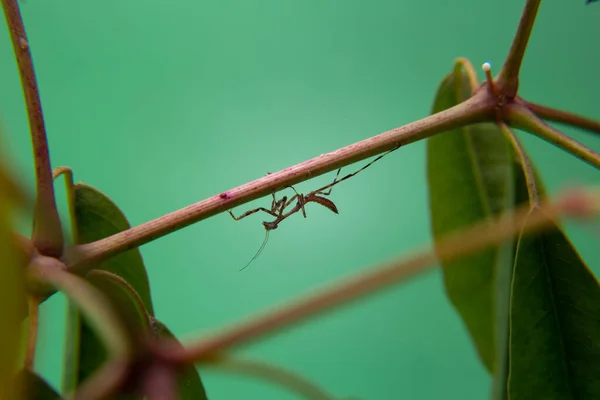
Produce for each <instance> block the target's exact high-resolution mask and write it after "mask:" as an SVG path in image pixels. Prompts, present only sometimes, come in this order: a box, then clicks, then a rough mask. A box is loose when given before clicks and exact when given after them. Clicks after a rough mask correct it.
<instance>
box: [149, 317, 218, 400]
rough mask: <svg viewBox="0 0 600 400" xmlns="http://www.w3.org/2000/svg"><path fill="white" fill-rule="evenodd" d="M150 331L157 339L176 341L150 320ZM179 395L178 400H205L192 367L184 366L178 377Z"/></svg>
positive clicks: (169, 332)
mask: <svg viewBox="0 0 600 400" xmlns="http://www.w3.org/2000/svg"><path fill="white" fill-rule="evenodd" d="M151 327H152V331H153V333H154V334H155V335H156V336H157V337H163V338H169V339H173V340H177V338H176V337H175V335H173V333H172V332H171V331H170V330H169V329H168V328H167V327H166V326H165V325H164V324H163V323H161V322H160V321H158V320H157V319H154V318H153V319H152V323H151ZM178 384H179V393H178V397H177V398H178V399H180V400H196V399H197V400H206V399H207V397H206V391H205V390H204V385H203V384H202V380H201V379H200V375H199V374H198V371H197V370H196V367H195V366H193V365H188V366H186V367H185V368H184V369H183V370H182V371H181V372H180V375H179V381H178Z"/></svg>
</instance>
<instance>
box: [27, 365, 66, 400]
mask: <svg viewBox="0 0 600 400" xmlns="http://www.w3.org/2000/svg"><path fill="white" fill-rule="evenodd" d="M16 379H17V385H18V386H19V388H20V391H21V393H22V396H23V397H22V398H23V399H25V400H59V399H61V397H60V395H59V394H58V393H56V391H55V390H54V389H53V388H52V386H50V385H49V384H48V382H46V381H45V380H44V379H42V378H41V377H40V376H38V375H37V374H35V373H33V372H31V371H27V370H23V371H21V372H19V374H18V375H17V378H16Z"/></svg>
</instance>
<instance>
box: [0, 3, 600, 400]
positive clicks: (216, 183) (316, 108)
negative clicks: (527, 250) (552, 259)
mask: <svg viewBox="0 0 600 400" xmlns="http://www.w3.org/2000/svg"><path fill="white" fill-rule="evenodd" d="M523 3H524V2H523V1H514V0H513V1H505V2H491V1H477V0H457V1H452V2H448V1H441V0H435V1H427V2H423V1H404V0H402V1H389V0H388V1H386V0H372V1H368V2H367V1H350V0H346V1H323V0H305V1H289V0H270V1H267V0H257V1H241V0H240V1H226V0H222V1H218V2H217V1H214V2H202V1H190V0H179V1H173V2H170V1H169V2H165V1H156V0H146V1H140V0H128V1H122V0H120V1H116V0H105V1H102V2H100V1H86V2H81V1H74V0H46V1H40V0H24V1H23V2H22V3H21V6H22V12H23V15H24V18H25V22H26V26H27V29H28V32H29V35H30V45H31V48H32V51H33V54H34V60H35V65H36V72H37V76H38V78H39V84H40V90H41V97H42V102H43V106H44V112H45V117H46V121H47V129H48V134H49V141H50V147H51V151H52V163H53V166H55V167H56V166H59V165H68V166H70V167H72V168H73V169H74V171H75V178H76V180H77V181H84V182H86V183H89V184H91V185H93V186H95V187H97V188H98V189H100V190H102V191H104V192H105V193H107V194H108V195H109V196H111V197H112V198H113V199H114V200H115V201H116V203H117V204H118V205H119V206H120V207H121V208H122V209H123V211H124V212H125V213H126V215H127V216H128V218H129V220H130V221H131V223H132V224H134V225H136V224H139V223H142V222H145V221H148V220H150V219H153V218H156V217H159V216H161V215H162V214H164V213H167V212H170V211H173V210H176V209H178V208H180V207H183V206H186V205H188V204H191V203H193V202H196V201H199V200H202V199H204V198H206V197H208V196H212V195H214V194H216V193H219V192H221V191H223V190H227V189H230V188H232V187H235V186H237V185H240V184H243V183H245V182H248V181H250V180H253V179H256V178H258V177H261V176H263V175H264V174H266V173H267V172H268V171H277V170H279V169H282V168H285V167H288V166H290V165H293V164H296V163H298V162H301V161H304V160H306V159H309V158H311V157H314V156H317V155H319V154H321V153H325V152H328V151H332V150H335V149H337V148H339V147H342V146H345V145H348V144H351V143H353V142H356V141H359V140H362V139H365V138H368V137H369V136H372V135H375V134H377V133H380V132H382V131H385V130H388V129H391V128H394V127H397V126H400V125H404V124H406V123H409V122H411V121H413V120H416V119H419V118H422V117H424V116H426V115H427V114H428V112H429V110H430V107H431V103H432V101H433V96H434V94H435V90H436V88H437V85H438V83H439V82H440V80H441V79H442V78H443V76H444V75H445V74H446V73H447V72H449V71H450V69H451V67H452V63H453V61H454V60H455V58H456V57H458V56H465V57H468V58H469V59H471V60H472V62H473V63H474V64H475V65H476V66H479V65H481V63H483V62H484V61H491V62H492V65H493V68H494V71H495V72H498V70H499V68H500V66H501V64H502V61H503V59H504V57H505V55H506V53H507V51H508V48H509V45H510V42H511V40H512V37H513V34H514V32H515V29H516V26H517V23H518V20H519V17H520V13H521V10H522V7H523ZM599 18H600V4H591V5H589V6H586V5H585V2H584V0H577V1H575V0H560V1H553V2H550V1H547V2H545V3H544V4H543V5H542V7H541V10H540V14H539V17H538V22H537V25H536V27H535V29H534V33H533V38H532V40H531V43H530V46H529V51H528V53H527V56H526V59H525V63H524V66H523V71H522V78H521V95H522V96H524V97H525V98H528V99H530V100H533V101H538V102H543V103H545V104H547V105H550V106H554V107H561V108H565V109H567V110H572V111H577V112H579V113H580V114H583V115H587V116H590V117H595V118H600V95H599V93H600V79H599V78H598V72H597V71H598V68H597V66H598V62H599V61H600V60H599V55H598V43H597V38H598V37H600V24H599V23H598V21H599ZM0 54H2V57H0V86H1V87H2V91H1V96H0V113H1V115H0V118H1V120H2V124H3V125H4V128H5V129H6V132H7V136H8V147H9V150H10V151H11V153H12V161H13V162H14V164H15V169H16V170H17V171H18V172H19V173H20V176H21V178H22V179H23V181H24V182H26V184H27V185H29V187H31V188H32V187H33V186H32V183H33V169H32V156H31V150H30V141H29V137H28V128H27V122H26V115H25V111H24V104H23V100H22V95H21V89H20V83H19V80H18V75H17V69H16V66H15V62H14V58H13V56H12V49H11V46H10V42H9V38H8V34H7V31H6V29H0ZM480 75H481V76H482V74H480ZM564 131H565V132H567V133H568V134H570V135H572V136H573V137H575V138H576V139H577V140H580V141H582V142H584V143H586V144H587V145H589V146H591V147H592V148H594V149H595V150H597V151H598V150H600V139H599V138H597V137H593V136H592V135H590V134H586V133H581V132H578V131H576V130H573V129H565V130H564ZM521 137H523V140H524V141H525V144H526V147H527V149H528V150H529V151H530V152H531V154H532V157H533V159H534V160H535V161H536V162H537V164H538V167H539V168H540V171H541V175H542V177H543V178H544V179H545V183H546V185H547V187H548V189H549V191H550V192H551V193H555V192H556V191H557V190H559V189H560V188H561V187H564V186H566V185H569V184H573V183H600V174H599V173H598V171H596V170H594V169H593V168H592V167H589V166H587V165H586V164H583V163H581V162H579V161H578V160H576V159H574V158H573V157H571V156H569V155H568V154H566V153H564V152H562V151H561V150H557V149H554V148H553V147H551V146H550V145H549V144H547V143H545V142H542V141H540V140H539V139H537V138H533V137H530V136H528V135H526V134H522V135H521ZM424 150H425V143H424V142H419V143H416V144H413V145H411V146H407V147H406V148H403V149H401V150H399V151H397V152H395V153H394V154H393V155H390V156H389V157H386V158H385V159H383V160H382V161H380V162H378V163H377V164H376V165H374V166H373V167H372V168H370V169H369V170H367V171H366V172H365V173H364V174H361V175H359V176H357V177H355V178H354V179H351V180H349V181H347V182H346V183H344V184H343V185H340V186H337V187H336V188H335V189H334V191H333V194H332V200H334V201H335V202H336V204H337V206H338V208H339V209H340V214H339V215H334V214H332V213H330V212H329V211H328V210H326V209H324V208H322V207H309V210H308V218H307V219H306V220H305V219H303V218H301V217H298V218H292V219H290V220H289V221H288V222H286V223H285V224H284V225H282V226H281V228H280V229H278V230H277V231H275V232H273V233H272V234H271V238H270V242H269V243H268V245H267V247H266V249H265V251H264V252H263V254H262V256H261V257H260V258H259V259H258V260H257V261H255V263H254V264H253V265H251V266H250V267H249V268H248V269H247V270H245V271H243V272H238V270H239V269H240V268H241V267H243V266H244V265H245V264H246V262H247V261H248V260H249V259H250V258H251V257H252V256H253V254H254V252H255V251H256V250H257V249H258V247H259V246H260V244H261V242H262V240H263V235H264V230H263V228H262V225H261V223H260V222H261V221H262V219H261V217H259V216H254V217H250V218H248V219H245V220H243V221H242V222H235V221H233V220H232V219H231V218H230V217H229V216H228V215H226V214H221V215H218V216H216V217H213V218H211V219H209V220H206V221H204V222H202V223H200V224H197V225H194V226H192V227H188V228H186V229H184V230H182V231H179V232H177V233H174V234H172V235H170V236H167V237H165V238H163V239H161V240H159V241H157V242H154V243H151V244H148V245H146V246H143V247H142V254H143V256H144V259H145V261H146V265H147V268H148V273H149V276H150V282H151V285H152V291H153V298H154V304H155V309H156V311H157V316H158V318H160V319H161V320H162V321H164V322H165V323H166V324H167V325H168V326H169V327H170V328H171V329H172V330H173V331H174V332H175V333H176V334H177V335H179V336H180V337H182V338H184V339H185V338H189V337H193V336H194V335H197V334H199V333H202V332H204V331H207V330H209V329H213V328H216V327H220V326H222V325H224V324H227V323H230V322H233V321H235V320H237V319H239V318H243V317H248V316H249V315H251V314H252V313H254V312H257V311H260V310H264V309H265V308H268V307H270V306H273V305H275V304H277V303H279V302H280V301H283V300H288V299H291V298H293V297H294V296H297V295H300V294H303V293H306V292H307V291H308V290H310V289H312V288H314V287H316V286H318V285H321V284H324V283H327V282H332V281H334V280H336V279H338V278H341V277H343V276H347V275H348V274H350V273H352V272H356V271H358V270H360V269H364V268H369V266H372V265H374V264H375V263H377V262H380V261H383V260H385V259H387V258H390V257H393V256H397V255H400V254H402V253H404V252H407V251H409V250H410V249H412V248H414V247H415V246H425V245H428V244H429V243H430V240H431V238H430V233H429V215H428V208H427V187H426V184H425V165H424V163H425V157H424V156H425V151H424ZM361 164H362V163H361ZM361 164H358V165H355V166H353V167H351V168H348V169H347V171H348V172H349V171H350V170H354V169H355V168H358V167H359V166H360V165H361ZM332 179H333V174H328V175H326V176H322V177H319V178H316V179H314V181H310V182H305V183H304V184H301V185H298V187H297V189H298V190H300V191H305V192H307V191H310V190H312V189H314V188H316V187H318V186H320V185H321V184H325V183H327V182H329V181H330V180H332ZM57 193H58V196H59V199H60V204H61V207H62V209H63V210H64V209H65V204H64V191H63V185H62V183H60V184H58V185H57ZM259 204H260V205H267V206H268V204H270V200H269V199H267V198H265V199H261V200H257V201H256V202H253V203H252V204H249V205H247V206H246V207H240V208H239V209H238V210H236V211H238V212H240V211H244V210H245V209H249V208H251V207H252V206H256V205H259ZM568 231H569V233H571V234H572V235H573V236H572V238H573V241H574V242H575V244H576V246H577V248H578V249H579V250H580V252H581V254H582V256H583V257H584V259H585V260H587V261H588V262H589V263H590V265H591V267H592V268H593V269H594V271H595V272H596V273H597V274H598V273H599V272H600V269H599V268H598V261H600V257H599V256H598V254H597V251H595V250H597V245H598V237H597V236H593V235H590V234H589V232H590V231H589V230H587V231H586V230H584V229H581V227H578V226H571V225H568ZM64 310H65V301H64V298H62V297H61V296H58V295H57V296H54V297H53V298H52V299H51V300H50V301H48V302H46V303H45V304H44V305H43V307H42V312H43V315H42V332H41V335H40V344H39V345H40V347H39V360H38V361H39V362H38V363H37V368H38V369H39V370H40V371H41V373H42V374H43V375H44V376H45V377H47V378H48V379H49V380H50V381H51V382H52V383H53V384H55V385H59V382H60V373H61V371H60V367H61V362H60V356H61V351H62V348H63V343H62V341H63V331H64V327H63V320H64V317H63V314H64ZM241 353H243V354H244V355H248V356H252V357H255V358H257V359H260V360H264V361H269V362H272V363H276V364H280V365H282V366H285V367H287V368H289V369H292V370H294V371H296V372H299V373H301V374H303V375H304V376H306V377H308V378H310V379H311V380H313V381H315V382H317V383H318V384H320V385H322V386H324V387H325V388H327V389H328V390H329V391H331V392H332V393H334V394H336V395H338V396H353V397H356V398H361V399H395V398H410V399H437V398H445V399H481V398H485V397H487V395H488V393H489V383H490V380H489V378H488V377H487V374H486V373H485V371H484V370H483V368H482V366H481V365H480V363H479V361H478V359H477V358H476V354H475V351H474V348H473V346H472V345H471V342H470V340H469V338H468V336H467V334H466V330H465V328H464V326H463V324H462V322H461V321H460V320H459V318H458V316H457V313H456V312H455V311H454V310H453V309H452V308H451V307H450V305H449V304H448V302H447V301H446V298H445V295H444V291H443V286H442V284H441V277H440V273H439V272H438V271H436V272H434V273H430V274H428V275H427V276H423V277H421V278H419V279H416V280H414V281H413V282H410V283H409V284H407V285H405V286H403V287H397V288H394V289H392V290H388V291H387V292H385V293H382V294H380V295H377V296H375V297H372V298H370V299H368V300H366V301H362V302H360V303H358V304H356V305H353V306H351V307H348V308H345V309H343V310H340V311H337V312H334V313H330V314H327V316H325V317H321V318H319V319H317V320H313V321H311V322H309V323H306V324H304V325H302V326H299V327H295V328H294V329H292V330H289V331H287V332H285V333H283V334H279V335H277V336H275V337H273V338H271V339H269V340H268V341H263V342H261V343H259V344H256V345H253V346H251V347H247V348H245V349H244V350H243V351H241ZM202 372H203V375H202V376H203V379H204V382H205V384H206V387H207V390H208V393H209V395H210V398H211V399H216V400H220V399H258V398H260V399H282V400H285V399H294V398H296V397H294V396H292V395H290V394H288V393H287V392H285V391H284V390H282V389H280V388H278V387H276V386H273V385H271V384H269V383H263V382H258V381H256V380H253V379H248V378H243V377H239V376H230V375H225V374H221V373H216V372H214V371H202Z"/></svg>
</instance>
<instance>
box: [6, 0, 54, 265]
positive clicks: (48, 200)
mask: <svg viewBox="0 0 600 400" xmlns="http://www.w3.org/2000/svg"><path fill="white" fill-rule="evenodd" d="M2 7H3V8H4V15H5V17H6V23H7V24H8V30H9V31H10V37H11V39H12V44H13V48H14V52H15V57H16V59H17V64H18V66H19V74H20V76H21V84H22V87H23V94H24V96H25V104H26V105H27V115H28V117H29V128H30V131H31V141H32V144H33V155H34V162H35V175H36V186H37V201H36V206H35V217H36V221H35V226H34V231H33V242H34V244H35V246H36V248H37V249H38V251H39V252H40V253H42V254H44V255H48V256H54V257H57V256H60V255H61V253H62V246H63V235H62V229H61V225H60V219H59V216H58V211H57V208H56V201H55V199H54V186H53V184H52V168H51V167H50V154H49V152H48V141H47V139H46V129H45V127H44V116H43V114H42V104H41V102H40V96H39V93H38V87H37V82H36V79H35V72H34V69H33V61H32V59H31V53H30V52H29V43H28V42H27V35H26V34H25V26H24V25H23V19H22V18H21V12H20V11H19V5H18V4H17V0H2Z"/></svg>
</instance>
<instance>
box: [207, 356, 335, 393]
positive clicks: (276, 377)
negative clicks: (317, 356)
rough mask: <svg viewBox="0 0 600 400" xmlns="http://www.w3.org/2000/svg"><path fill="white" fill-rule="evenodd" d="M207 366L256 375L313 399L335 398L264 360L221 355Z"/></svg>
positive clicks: (294, 374)
mask: <svg viewBox="0 0 600 400" xmlns="http://www.w3.org/2000/svg"><path fill="white" fill-rule="evenodd" d="M203 365H206V366H207V367H212V368H216V369H220V370H223V371H225V372H233V373H237V374H242V375H254V376H256V377H259V378H262V379H266V380H268V381H270V382H273V383H276V384H278V385H281V386H283V387H284V388H286V389H290V390H291V391H293V392H296V393H297V394H299V395H300V396H302V397H305V398H307V399H311V400H333V399H334V397H333V396H330V395H329V394H327V392H325V391H324V390H323V389H321V388H319V387H317V386H315V385H314V384H313V383H312V382H310V381H308V380H306V379H305V378H303V377H302V376H300V375H298V374H296V373H294V372H291V371H288V370H285V369H283V368H281V367H278V366H274V365H270V364H267V363H264V362H259V361H253V360H245V359H241V358H238V357H231V356H220V357H217V358H216V359H214V360H211V361H210V362H208V363H206V364H203Z"/></svg>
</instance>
